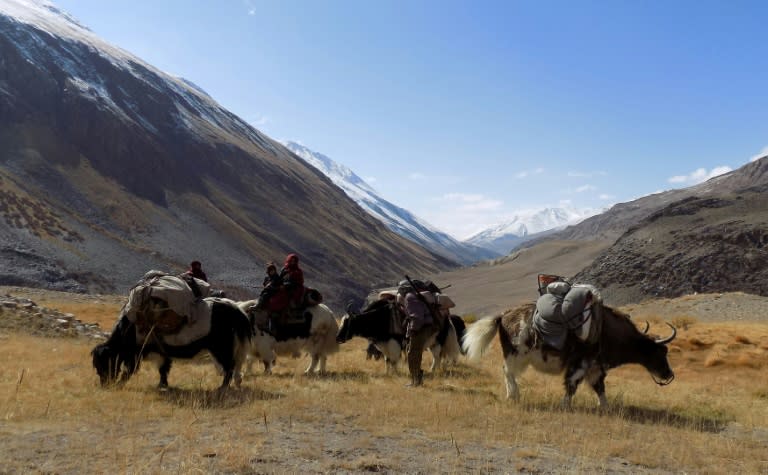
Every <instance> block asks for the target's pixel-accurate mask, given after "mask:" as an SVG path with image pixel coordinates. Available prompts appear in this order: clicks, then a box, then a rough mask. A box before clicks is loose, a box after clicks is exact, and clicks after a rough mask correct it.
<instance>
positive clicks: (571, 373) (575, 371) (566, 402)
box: [561, 359, 591, 409]
mask: <svg viewBox="0 0 768 475" xmlns="http://www.w3.org/2000/svg"><path fill="white" fill-rule="evenodd" d="M590 366H591V365H590V362H589V361H588V360H586V359H582V360H577V361H574V362H573V363H572V364H570V365H568V367H567V369H566V371H565V396H564V397H563V402H562V404H561V405H562V407H563V408H566V409H568V408H570V407H571V401H572V400H573V395H574V394H576V389H577V388H578V387H579V384H581V382H582V381H583V380H584V377H585V376H586V375H587V372H588V370H589V367H590Z"/></svg>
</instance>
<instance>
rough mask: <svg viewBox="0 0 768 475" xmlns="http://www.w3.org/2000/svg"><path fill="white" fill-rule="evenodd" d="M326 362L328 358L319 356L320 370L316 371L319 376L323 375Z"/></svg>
mask: <svg viewBox="0 0 768 475" xmlns="http://www.w3.org/2000/svg"><path fill="white" fill-rule="evenodd" d="M326 361H328V356H327V355H320V368H319V370H318V371H319V372H320V374H325V363H326Z"/></svg>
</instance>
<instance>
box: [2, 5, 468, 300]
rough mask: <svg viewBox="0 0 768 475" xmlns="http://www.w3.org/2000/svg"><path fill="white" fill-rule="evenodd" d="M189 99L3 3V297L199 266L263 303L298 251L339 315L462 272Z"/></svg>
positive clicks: (80, 30) (127, 58) (281, 150)
mask: <svg viewBox="0 0 768 475" xmlns="http://www.w3.org/2000/svg"><path fill="white" fill-rule="evenodd" d="M190 84H191V83H190V82H189V81H187V80H182V79H179V78H176V77H173V76H171V75H168V74H166V73H164V72H162V71H160V70H158V69H157V68H155V67H153V66H151V65H149V64H147V63H145V62H144V61H142V60H141V59H139V58H137V57H135V56H133V55H131V54H130V53H128V52H126V51H124V50H121V49H119V48H117V47H114V46H112V45H110V44H108V43H106V42H105V41H103V40H101V39H100V38H99V37H98V36H96V35H95V34H94V33H93V32H91V31H89V30H88V29H86V28H84V27H83V26H82V25H80V24H79V23H77V21H75V20H74V19H73V18H72V17H70V16H69V15H67V14H65V13H63V12H61V11H60V10H58V9H57V8H56V7H55V6H53V5H52V4H51V3H50V2H46V1H39V0H38V1H32V0H4V1H2V2H1V3H0V104H2V107H0V255H2V259H0V284H2V285H24V286H40V287H49V288H54V289H63V290H76V291H85V290H87V291H92V292H93V291H99V292H115V291H116V292H124V291H126V290H127V289H128V287H129V286H130V285H131V284H133V283H134V282H135V281H136V280H137V279H138V278H139V277H141V276H142V275H143V274H144V273H145V272H146V271H147V270H149V269H160V270H166V271H169V272H180V271H183V270H184V269H185V268H186V265H187V263H188V262H189V261H191V260H193V259H199V260H201V261H203V265H204V269H205V271H206V272H207V274H208V276H209V278H210V279H211V280H212V284H213V286H214V287H218V288H225V289H227V290H230V291H231V293H232V295H233V296H234V295H238V296H241V297H252V296H253V295H254V294H255V293H256V291H257V289H255V288H254V287H256V286H259V285H260V283H261V279H262V277H263V273H264V264H265V262H267V261H273V260H274V261H278V263H281V262H282V259H283V256H285V255H286V254H287V253H289V252H297V253H298V254H299V255H300V256H301V264H302V267H303V268H304V271H305V275H306V277H307V285H309V286H313V287H316V288H318V289H319V290H320V291H321V292H323V293H324V294H325V296H326V299H327V301H328V302H330V303H332V304H339V303H341V302H343V301H345V300H346V299H350V298H362V297H364V296H365V294H366V293H367V290H368V289H369V288H371V287H373V286H375V285H378V284H381V283H387V282H394V281H397V280H399V279H400V278H402V275H403V273H405V272H409V273H411V274H412V275H423V274H424V273H427V272H434V271H438V270H442V269H447V268H450V267H452V266H454V265H455V264H454V263H453V262H451V261H450V260H449V259H446V258H445V257H443V256H439V255H436V254H434V253H432V252H430V251H428V250H426V249H424V248H422V247H420V246H418V245H416V244H414V243H413V242H411V241H408V240H406V239H404V238H402V237H400V236H399V235H397V234H395V233H393V232H391V231H389V230H388V229H387V228H386V227H385V226H383V225H382V224H381V223H380V222H379V221H378V220H376V219H374V218H372V217H371V216H370V215H368V213H366V212H365V211H364V210H363V209H362V208H360V207H359V206H358V205H357V204H356V203H355V202H354V201H352V200H351V199H349V198H348V197H347V195H346V194H345V193H344V192H342V191H341V190H340V189H339V188H338V187H337V186H335V185H334V184H333V183H332V182H331V181H330V180H329V179H328V178H327V177H325V175H323V174H322V173H320V172H318V171H317V170H316V169H315V168H313V167H310V166H308V165H307V164H306V163H305V162H303V161H302V160H300V159H298V158H297V157H296V156H295V155H294V154H292V153H291V152H289V151H288V150H287V149H286V148H285V147H283V146H282V145H281V144H280V143H278V142H276V141H274V140H272V139H271V138H269V137H267V136H266V135H264V134H262V133H261V132H259V131H258V130H256V129H254V128H253V127H251V126H250V125H249V124H248V123H246V122H245V121H243V120H241V119H240V118H239V117H237V116H236V115H234V114H232V113H231V112H229V111H228V110H226V109H224V108H223V107H221V106H220V105H219V104H218V103H216V102H215V101H214V100H213V99H212V98H211V97H210V96H209V95H208V94H206V93H204V92H202V90H201V89H200V88H198V87H196V86H193V85H190Z"/></svg>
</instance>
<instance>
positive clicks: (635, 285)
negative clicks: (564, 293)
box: [575, 184, 768, 304]
mask: <svg viewBox="0 0 768 475" xmlns="http://www.w3.org/2000/svg"><path fill="white" fill-rule="evenodd" d="M766 223H768V184H764V185H759V186H754V187H751V188H747V189H744V190H741V191H739V192H736V193H729V194H723V195H719V196H717V197H713V196H711V195H710V197H689V198H686V199H683V200H680V201H678V202H675V203H672V204H670V205H668V206H666V207H664V208H662V209H660V210H658V211H656V212H655V213H653V214H651V215H650V216H648V217H647V218H645V219H643V220H642V221H640V222H639V223H638V224H637V225H635V226H633V227H632V228H630V229H629V230H628V231H627V232H626V233H625V234H624V235H622V236H621V237H620V238H619V239H618V240H617V241H616V243H615V244H614V245H613V246H611V247H610V248H609V249H607V250H606V251H605V252H604V253H603V254H601V255H600V256H599V257H598V258H597V259H596V260H595V261H594V262H593V263H592V264H591V265H590V266H588V267H587V268H586V269H584V270H582V271H581V272H579V273H578V274H577V275H576V276H575V280H578V281H583V282H592V283H595V284H596V285H598V286H599V287H600V288H602V289H604V293H605V296H606V298H607V299H608V300H610V301H612V302H614V303H619V304H624V303H628V302H636V301H640V300H643V299H647V298H651V297H667V298H669V297H679V296H681V295H686V294H695V293H714V292H737V291H743V292H746V293H750V294H755V295H763V296H768V253H767V252H766V249H767V248H768V228H767V227H766Z"/></svg>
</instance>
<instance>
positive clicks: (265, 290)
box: [256, 262, 283, 309]
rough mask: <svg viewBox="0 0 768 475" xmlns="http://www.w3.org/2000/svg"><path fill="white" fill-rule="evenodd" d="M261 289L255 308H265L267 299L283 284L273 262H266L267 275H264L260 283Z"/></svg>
mask: <svg viewBox="0 0 768 475" xmlns="http://www.w3.org/2000/svg"><path fill="white" fill-rule="evenodd" d="M261 285H262V289H261V293H260V294H259V303H258V304H257V305H256V308H259V309H261V308H266V307H267V303H268V302H269V299H270V298H271V297H272V296H273V295H275V294H276V293H277V292H278V291H279V290H280V287H281V286H282V285H283V279H281V278H280V274H278V273H277V266H276V265H275V263H274V262H269V263H268V264H267V275H266V276H265V277H264V281H262V283H261Z"/></svg>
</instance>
